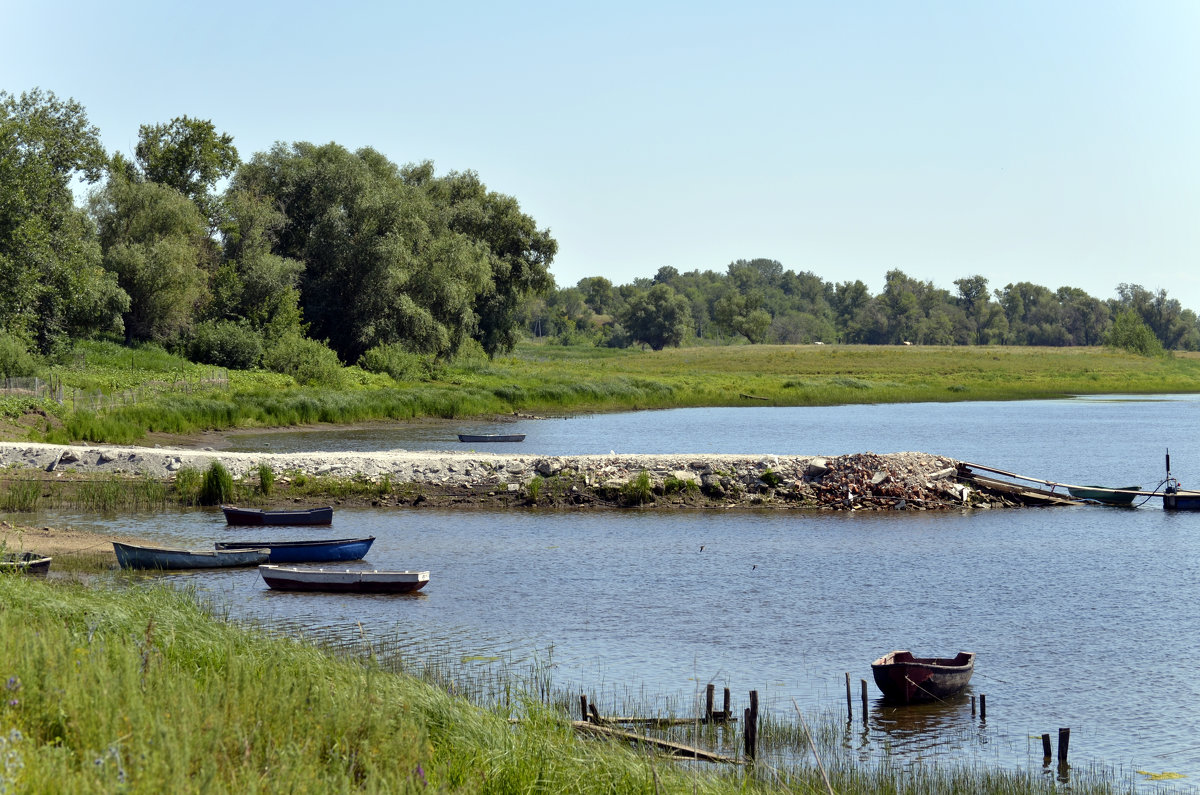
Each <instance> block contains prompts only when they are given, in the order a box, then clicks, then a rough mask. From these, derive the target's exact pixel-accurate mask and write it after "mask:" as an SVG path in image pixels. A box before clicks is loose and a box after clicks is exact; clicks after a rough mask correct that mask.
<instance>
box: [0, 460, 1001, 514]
mask: <svg viewBox="0 0 1200 795" xmlns="http://www.w3.org/2000/svg"><path fill="white" fill-rule="evenodd" d="M213 461H220V462H221V463H222V464H223V465H224V466H225V467H226V469H228V470H229V471H230V473H231V474H232V475H233V477H235V478H241V477H243V476H246V475H250V474H252V473H253V472H254V471H256V470H257V469H258V467H259V466H260V465H264V464H265V465H267V466H269V467H270V468H271V469H272V470H273V471H274V472H275V473H276V476H277V480H278V482H280V483H287V482H288V481H289V480H290V479H291V478H294V477H295V476H296V475H298V474H304V475H307V476H316V477H328V478H341V479H355V480H366V481H370V482H374V483H378V482H380V481H383V480H384V479H386V480H387V481H388V482H390V484H391V485H392V486H393V487H398V486H401V485H405V484H408V485H412V486H413V487H415V488H418V489H425V490H429V491H430V493H432V494H439V495H448V494H456V493H469V494H472V495H476V496H481V497H497V496H500V497H503V498H504V499H505V500H506V501H507V500H511V499H512V498H513V497H517V498H520V499H523V500H525V501H526V502H528V501H529V498H530V497H532V498H533V501H534V502H536V501H538V498H539V497H541V498H542V499H543V500H545V499H552V500H557V501H559V502H562V503H566V504H588V503H591V504H597V503H599V504H618V505H619V504H628V497H629V495H630V494H631V493H634V491H636V489H632V487H633V486H639V487H641V488H642V491H643V495H642V496H643V497H644V496H645V494H644V492H645V490H646V487H648V489H649V491H650V492H651V493H652V495H653V497H652V498H651V499H649V500H646V499H642V500H640V501H639V504H646V503H648V502H653V503H658V504H667V505H670V504H673V503H680V502H683V503H690V504H698V505H703V504H708V505H721V506H725V507H731V506H737V505H746V506H763V507H807V508H821V509H829V510H861V509H873V510H891V509H917V510H926V509H947V508H961V507H963V506H966V505H971V506H979V505H987V504H989V503H991V504H1000V501H999V500H993V499H991V498H989V497H988V496H987V495H986V494H982V493H980V492H979V491H977V490H975V489H970V488H967V487H966V486H964V485H963V484H961V483H958V482H956V480H955V477H954V476H955V472H956V469H955V467H956V462H955V461H954V460H952V459H949V458H946V457H943V456H935V455H930V454H927V453H916V452H907V453H890V454H884V455H879V454H875V453H858V454H853V455H843V456H836V457H821V456H778V455H759V456H745V455H716V454H712V455H617V454H612V455H593V456H530V455H499V454H492V453H475V452H471V453H450V452H437V451H427V452H408V451H389V452H379V453H354V452H328V453H232V452H218V451H213V450H185V449H174V450H167V449H161V448H143V447H112V446H100V445H95V446H80V445H72V446H59V445H48V444H33V443H0V464H2V465H4V466H7V467H16V468H21V467H27V468H37V469H41V470H44V471H47V472H56V473H60V474H61V475H66V474H68V473H70V474H81V473H83V474H86V473H108V474H115V475H124V476H135V477H150V478H156V479H170V478H172V477H174V476H175V474H176V473H178V472H179V470H181V469H183V468H185V467H186V468H192V469H198V470H203V469H206V468H207V467H208V466H209V465H210V464H211V462H213ZM631 489H632V490H631ZM518 502H520V500H518Z"/></svg>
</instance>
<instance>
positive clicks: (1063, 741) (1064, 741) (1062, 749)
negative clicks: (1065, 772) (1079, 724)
mask: <svg viewBox="0 0 1200 795" xmlns="http://www.w3.org/2000/svg"><path fill="white" fill-rule="evenodd" d="M1070 744H1071V730H1070V729H1059V730H1058V764H1059V765H1065V764H1066V763H1067V747H1068V746H1069V745H1070Z"/></svg>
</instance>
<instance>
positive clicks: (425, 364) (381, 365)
mask: <svg viewBox="0 0 1200 795" xmlns="http://www.w3.org/2000/svg"><path fill="white" fill-rule="evenodd" d="M358 366H359V367H361V368H362V369H364V370H366V371H367V372H370V373H387V374H388V375H390V376H391V377H392V378H394V379H396V380H397V381H428V380H430V378H432V377H433V372H434V363H433V357H432V356H429V355H422V354H419V353H412V352H410V351H408V350H406V349H405V348H404V346H403V345H398V344H392V345H376V346H375V347H374V348H371V349H370V350H368V351H367V352H366V353H364V354H363V355H362V356H361V357H359V359H358Z"/></svg>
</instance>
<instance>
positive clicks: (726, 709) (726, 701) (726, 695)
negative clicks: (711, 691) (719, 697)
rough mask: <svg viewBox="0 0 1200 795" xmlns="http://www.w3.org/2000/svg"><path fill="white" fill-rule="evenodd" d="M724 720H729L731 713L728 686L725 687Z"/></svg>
mask: <svg viewBox="0 0 1200 795" xmlns="http://www.w3.org/2000/svg"><path fill="white" fill-rule="evenodd" d="M724 712H725V720H731V719H732V718H733V713H732V712H730V711H729V688H728V687H727V688H725V709H724Z"/></svg>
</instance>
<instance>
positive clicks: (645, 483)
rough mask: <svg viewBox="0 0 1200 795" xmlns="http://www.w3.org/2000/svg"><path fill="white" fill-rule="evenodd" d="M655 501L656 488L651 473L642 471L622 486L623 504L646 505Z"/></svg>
mask: <svg viewBox="0 0 1200 795" xmlns="http://www.w3.org/2000/svg"><path fill="white" fill-rule="evenodd" d="M653 500H654V488H653V485H652V484H651V481H650V473H649V472H647V471H646V470H644V469H643V470H642V471H641V472H639V473H638V474H637V476H635V477H633V478H630V479H629V481H628V482H626V483H625V484H624V485H622V486H621V502H622V503H624V504H625V505H645V504H646V503H648V502H652V501H653Z"/></svg>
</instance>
